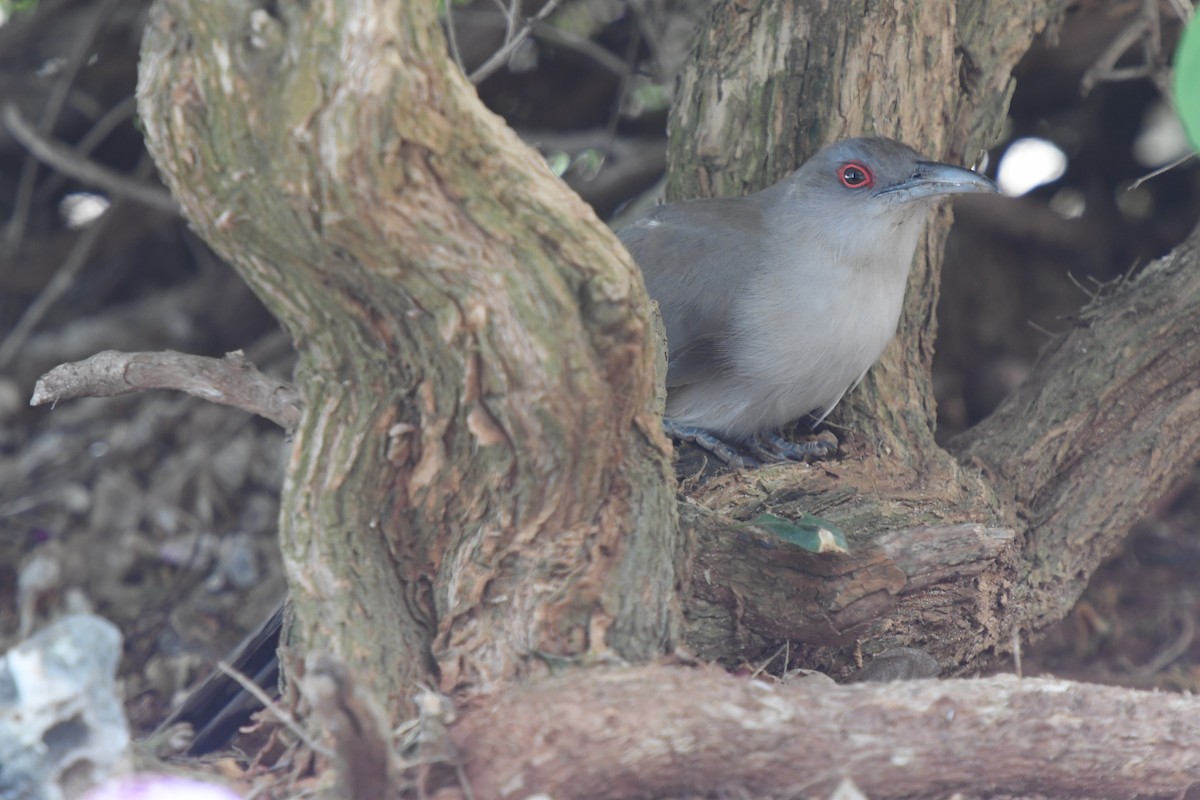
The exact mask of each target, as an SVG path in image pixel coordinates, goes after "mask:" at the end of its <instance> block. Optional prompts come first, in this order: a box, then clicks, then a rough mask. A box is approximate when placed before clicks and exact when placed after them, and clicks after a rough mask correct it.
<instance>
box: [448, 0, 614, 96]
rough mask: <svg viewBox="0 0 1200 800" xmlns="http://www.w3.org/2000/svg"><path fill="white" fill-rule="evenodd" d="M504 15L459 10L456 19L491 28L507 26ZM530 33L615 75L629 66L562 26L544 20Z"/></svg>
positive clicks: (506, 18)
mask: <svg viewBox="0 0 1200 800" xmlns="http://www.w3.org/2000/svg"><path fill="white" fill-rule="evenodd" d="M499 2H500V0H497V3H499ZM504 16H505V22H504V23H501V22H500V20H498V19H496V15H495V14H492V13H491V12H490V11H465V12H464V11H459V13H458V19H461V20H463V21H464V22H466V23H468V24H470V25H476V26H479V27H485V26H486V27H491V28H496V27H500V26H501V25H504V26H505V27H507V24H508V23H507V20H508V14H507V13H505V14H504ZM532 35H533V38H535V39H540V40H543V41H546V42H549V43H550V44H555V45H558V46H560V47H567V48H570V49H571V50H574V51H576V52H578V53H580V54H581V55H584V56H586V57H588V58H590V59H592V60H593V61H595V62H596V64H597V65H599V66H600V67H603V68H604V69H606V70H608V71H609V72H611V73H613V74H614V75H616V76H617V77H621V76H622V75H625V74H626V73H628V72H629V66H628V65H627V64H626V63H625V60H624V59H622V58H619V57H617V56H615V55H613V54H612V53H611V52H610V51H609V50H607V49H605V48H604V47H602V46H600V45H598V44H596V43H595V42H593V41H592V40H591V39H588V38H587V37H585V36H580V35H579V34H577V33H572V32H570V31H568V30H564V29H562V28H556V27H554V26H553V25H547V24H546V23H544V22H542V23H539V24H537V25H535V26H534V28H533V34H532ZM506 41H507V39H506Z"/></svg>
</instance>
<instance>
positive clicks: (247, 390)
mask: <svg viewBox="0 0 1200 800" xmlns="http://www.w3.org/2000/svg"><path fill="white" fill-rule="evenodd" d="M150 389H170V390H174V391H181V392H186V393H187V394H190V395H192V396H193V397H198V398H200V399H201V400H207V401H209V402H210V403H219V404H221V405H225V406H230V407H232V408H240V409H242V410H243V411H246V412H249V413H251V414H257V415H259V416H261V417H265V418H266V419H269V420H271V421H272V422H274V423H275V424H277V425H279V426H280V427H282V428H283V429H284V430H287V431H291V430H295V428H296V426H297V425H298V424H299V422H300V414H301V408H302V402H303V401H302V400H301V399H300V394H299V392H297V391H296V389H295V387H293V386H290V385H289V384H286V383H282V382H280V381H277V380H274V379H273V378H270V377H268V376H267V375H264V374H263V373H261V372H259V371H258V370H257V369H255V368H254V365H253V364H251V363H250V362H249V361H247V360H246V358H245V356H243V355H242V354H241V353H240V352H238V353H229V354H227V355H226V356H225V357H224V358H219V359H218V358H206V357H204V356H193V355H188V354H186V353H175V352H171V351H166V352H161V353H121V352H117V351H116V350H105V351H104V352H102V353H97V354H96V355H94V356H91V357H90V358H86V359H84V360H83V361H77V362H75V363H72V364H61V365H59V366H57V367H55V368H54V369H52V370H50V371H49V372H47V373H46V374H45V375H43V376H42V377H41V378H39V379H38V381H37V384H36V385H35V386H34V390H33V397H32V399H30V401H29V404H30V405H34V406H38V405H46V404H55V403H58V402H61V401H63V400H73V399H75V398H78V397H115V396H117V395H122V394H130V393H132V392H143V391H147V390H150Z"/></svg>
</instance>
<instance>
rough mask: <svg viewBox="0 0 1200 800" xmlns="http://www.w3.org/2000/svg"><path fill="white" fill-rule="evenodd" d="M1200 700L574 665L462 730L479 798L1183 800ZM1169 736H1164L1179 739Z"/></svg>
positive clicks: (491, 707)
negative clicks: (845, 795)
mask: <svg viewBox="0 0 1200 800" xmlns="http://www.w3.org/2000/svg"><path fill="white" fill-rule="evenodd" d="M1198 711H1200V703H1198V701H1197V700H1196V698H1194V697H1181V696H1178V695H1169V694H1160V693H1151V692H1139V691H1133V690H1128V689H1117V688H1112V687H1106V686H1095V685H1087V684H1074V683H1070V682H1068V681H1059V680H1048V679H1025V680H1021V679H1018V678H1014V677H1011V676H999V677H994V678H986V679H979V680H948V681H930V680H922V681H901V682H896V683H884V684H855V685H850V686H826V685H817V686H812V685H810V684H809V683H808V682H800V683H799V684H797V685H780V684H765V683H761V682H758V681H754V680H749V679H744V678H736V677H731V676H729V675H727V674H726V673H725V672H723V671H721V670H717V669H713V668H703V669H681V668H678V667H662V666H649V667H641V668H636V669H623V670H607V671H597V670H592V671H589V672H586V673H585V672H575V673H571V674H568V675H565V676H562V677H559V678H555V679H551V680H540V681H537V682H535V683H531V684H529V685H526V686H523V687H519V688H516V689H513V690H511V691H508V692H505V693H504V694H502V695H499V696H497V697H494V698H491V699H490V700H489V701H487V702H485V703H483V704H482V705H481V706H480V707H479V708H476V709H473V710H470V711H468V712H466V713H465V714H464V715H463V716H462V718H460V720H459V721H458V722H457V723H455V724H454V725H453V726H451V728H450V733H451V736H452V738H453V740H454V742H455V744H456V745H457V746H458V749H459V751H460V752H461V753H463V755H464V757H465V764H464V766H465V768H466V773H467V776H468V778H469V781H470V783H471V785H472V787H473V788H474V790H475V792H476V794H477V795H478V796H480V797H495V798H509V797H512V798H517V797H527V796H530V795H531V794H544V795H546V796H549V797H556V798H581V800H582V799H583V798H587V800H601V799H602V798H650V797H683V796H693V795H704V796H717V795H721V794H722V792H723V791H727V792H728V794H729V796H735V797H740V796H752V797H756V798H763V799H764V800H769V799H770V798H793V797H799V796H805V797H828V796H830V795H831V793H832V792H833V790H834V789H835V788H836V787H837V786H839V785H840V784H841V783H842V782H843V781H846V780H848V781H850V782H852V783H853V784H854V785H855V786H856V787H857V788H858V789H859V790H860V791H862V792H863V793H864V794H865V795H866V796H867V797H872V798H888V797H931V796H942V795H951V794H954V793H956V792H957V793H962V794H964V795H966V796H985V795H987V796H991V795H996V794H1001V795H1006V796H1034V795H1036V796H1051V797H1133V796H1138V797H1179V796H1182V794H1183V793H1184V791H1185V790H1187V789H1188V788H1189V787H1190V786H1192V785H1194V784H1196V783H1198V782H1200V762H1198V761H1197V759H1196V757H1195V754H1196V752H1197V751H1198V750H1200V714H1198V713H1197V712H1198ZM1168 732H1169V733H1168Z"/></svg>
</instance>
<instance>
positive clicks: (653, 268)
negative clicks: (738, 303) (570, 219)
mask: <svg viewBox="0 0 1200 800" xmlns="http://www.w3.org/2000/svg"><path fill="white" fill-rule="evenodd" d="M747 201H751V202H747ZM738 234H740V235H738ZM617 235H618V236H619V237H620V239H621V242H622V243H623V244H624V245H625V247H626V248H627V249H628V250H629V253H630V255H632V256H633V258H634V260H635V261H636V262H637V263H638V266H639V267H641V270H642V275H643V276H644V277H645V280H646V288H647V289H648V290H649V292H650V296H651V297H653V298H654V299H655V300H657V301H658V304H659V307H660V308H661V309H662V316H663V323H664V325H665V326H666V329H667V346H668V350H669V354H668V357H667V364H668V366H667V386H668V387H676V386H685V385H687V384H690V383H697V382H700V381H703V380H706V379H707V378H711V377H712V376H714V375H716V374H718V373H720V372H721V371H722V370H723V369H725V367H726V363H727V362H726V352H725V347H726V345H727V343H728V341H729V327H730V322H731V316H732V313H733V308H734V299H735V298H736V297H737V296H738V294H739V293H740V291H741V289H742V287H743V286H744V284H745V282H746V280H747V279H748V277H749V276H750V274H751V272H752V271H753V270H754V269H755V265H758V264H761V263H763V259H762V255H763V254H762V251H761V243H762V241H763V224H762V215H761V213H760V212H759V208H758V204H757V203H755V202H753V201H752V198H746V197H743V198H739V199H738V201H737V202H731V201H730V200H728V199H711V200H685V201H683V202H680V203H670V204H668V205H665V206H659V207H658V208H656V209H654V210H653V211H651V212H650V213H649V214H647V215H646V216H645V217H642V218H641V219H639V220H638V221H637V222H634V223H632V224H631V225H628V226H627V227H625V228H622V229H621V230H620V231H618V233H617Z"/></svg>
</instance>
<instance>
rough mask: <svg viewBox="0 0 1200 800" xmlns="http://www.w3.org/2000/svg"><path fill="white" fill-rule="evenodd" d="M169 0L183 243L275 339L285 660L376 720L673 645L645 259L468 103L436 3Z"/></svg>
mask: <svg viewBox="0 0 1200 800" xmlns="http://www.w3.org/2000/svg"><path fill="white" fill-rule="evenodd" d="M250 6H251V4H244V3H237V2H221V3H188V2H173V1H172V0H163V1H162V2H160V3H159V4H158V5H157V6H156V7H155V10H154V12H153V16H152V21H151V24H150V26H149V30H148V31H147V35H146V38H145V42H144V45H143V53H142V62H141V73H140V86H139V101H140V102H139V107H140V112H141V117H142V120H143V123H144V124H145V127H146V133H147V138H148V141H149V144H150V147H151V150H152V153H153V154H154V157H155V160H156V161H157V163H158V164H159V167H160V170H161V171H162V174H163V177H164V179H165V180H166V182H167V184H168V185H169V186H170V188H171V190H172V192H173V193H174V195H175V196H176V198H177V199H178V200H179V202H180V204H181V206H182V207H183V208H184V210H185V213H186V214H187V215H188V217H189V219H191V220H192V222H193V224H194V225H195V226H196V228H197V230H198V231H199V232H200V233H201V235H202V236H204V237H205V239H206V240H207V241H209V242H210V243H211V244H212V245H213V246H214V248H215V249H216V250H217V251H218V252H220V253H221V254H222V255H223V256H225V257H226V258H227V259H228V260H229V261H230V262H231V263H232V264H234V265H235V267H236V268H237V269H238V271H239V272H240V273H241V274H242V276H243V277H244V278H245V279H246V280H247V281H248V282H249V283H250V285H251V286H252V287H253V289H254V290H255V292H256V293H257V294H258V295H259V296H260V297H261V298H262V299H263V301H264V302H265V303H266V304H267V306H268V307H269V308H270V309H271V310H272V311H273V312H274V313H275V314H276V315H277V316H278V317H279V319H280V320H281V321H282V322H283V323H284V324H285V325H286V326H287V328H288V330H289V331H290V333H291V335H292V337H293V339H294V340H295V342H296V344H297V347H298V350H299V352H300V367H299V376H298V377H299V380H298V383H299V386H300V388H301V390H302V392H303V395H304V397H303V400H304V406H305V413H304V417H303V420H302V422H301V423H300V426H299V428H298V430H297V432H296V437H295V441H294V448H293V457H292V459H291V463H290V465H289V474H288V477H287V481H286V486H285V492H284V498H283V508H284V511H283V519H282V521H281V529H282V530H281V534H282V541H283V549H284V558H285V562H286V566H287V569H288V574H289V577H290V581H291V589H292V596H293V598H294V601H295V608H296V612H297V618H298V620H299V622H300V636H301V640H302V643H303V644H304V645H305V646H306V647H307V648H308V649H319V650H323V651H325V652H329V653H331V654H332V655H333V656H334V657H335V658H336V659H339V660H341V661H343V662H345V663H346V664H347V665H349V667H350V668H351V669H352V671H353V672H354V674H355V675H356V676H357V678H358V680H359V681H361V682H362V684H363V685H365V686H367V687H369V688H370V689H371V690H372V691H373V692H374V693H375V694H376V696H377V697H381V698H384V699H385V700H386V707H387V708H389V710H390V712H391V713H392V714H396V715H399V714H400V713H402V712H407V707H406V706H405V705H403V704H402V703H401V702H400V701H401V699H402V698H403V697H404V696H405V695H406V694H407V693H408V692H410V691H411V690H412V688H413V686H414V684H415V683H416V682H418V681H424V682H430V681H440V685H441V686H442V687H444V688H446V689H454V688H457V687H464V686H471V687H475V688H489V687H492V686H495V685H498V684H501V683H504V682H506V681H510V680H513V679H515V678H517V677H519V676H521V675H524V674H527V673H529V672H535V673H536V672H537V671H539V670H543V669H545V667H544V662H543V660H541V659H537V658H531V657H530V656H531V654H536V653H539V652H541V653H548V654H553V655H556V656H561V657H574V656H584V655H588V654H593V655H594V654H602V653H605V652H608V651H610V650H611V651H613V652H615V654H617V655H619V656H621V657H623V658H625V659H628V660H633V661H638V660H642V659H646V658H649V657H653V656H655V655H656V654H658V653H661V652H662V651H663V650H664V649H667V648H669V646H670V643H671V641H672V637H673V635H674V629H675V625H676V622H675V618H676V616H677V610H678V601H677V599H676V593H677V578H676V569H677V563H678V562H680V561H681V559H680V557H679V556H680V554H679V548H680V545H679V540H678V535H677V530H678V526H677V523H676V520H675V509H674V495H673V487H672V485H671V484H670V480H669V479H670V476H669V466H668V461H667V452H668V448H667V444H666V442H665V440H664V439H663V438H662V434H661V432H660V430H659V427H658V421H657V418H656V413H655V409H656V406H655V379H654V359H655V355H656V345H655V340H654V336H653V327H652V323H651V316H650V308H649V305H648V301H647V299H646V297H645V293H644V290H643V288H642V287H641V282H640V280H639V278H638V276H637V273H636V271H635V268H634V267H633V265H632V264H631V263H630V261H629V260H628V258H626V257H623V256H622V255H621V254H620V253H621V251H620V248H619V247H618V246H617V245H616V243H615V239H614V238H613V237H612V236H611V234H610V233H609V232H608V231H607V230H606V229H605V228H604V227H603V226H602V225H600V224H599V223H598V222H597V220H596V219H595V217H594V215H592V213H591V212H590V210H589V209H587V207H586V206H585V205H584V204H583V203H582V202H581V201H579V199H578V198H577V197H576V196H574V195H573V194H572V193H571V192H570V191H569V190H567V189H566V188H565V187H564V186H563V185H562V184H561V183H560V182H559V181H558V180H557V179H555V178H553V177H552V176H551V175H550V174H549V172H548V171H547V170H546V169H545V168H544V167H543V165H542V164H541V162H540V159H539V158H538V157H537V156H536V154H534V153H532V152H531V151H529V150H528V149H527V148H526V147H525V146H524V145H522V144H521V143H520V141H519V140H518V139H517V138H516V136H515V135H514V134H513V133H512V132H511V131H510V130H509V129H508V128H507V127H505V125H504V124H503V123H502V122H501V121H500V120H499V119H498V118H497V117H495V116H494V115H492V114H491V113H489V112H487V111H486V110H485V109H484V108H483V107H482V106H481V105H480V103H479V102H478V99H477V98H476V96H475V93H474V90H473V88H472V87H471V86H470V85H469V84H468V83H467V82H466V81H465V79H464V78H463V77H462V75H461V74H459V73H458V72H457V71H456V70H455V69H454V68H453V67H452V66H451V64H450V63H449V62H448V60H447V58H446V54H445V48H444V42H443V38H442V32H441V30H440V28H439V27H438V24H437V19H436V16H435V9H434V4H432V3H402V2H396V1H388V0H378V1H377V2H370V1H368V0H361V1H359V2H352V1H351V0H346V1H345V2H335V1H334V0H327V1H326V2H318V3H308V4H280V5H278V6H269V7H270V8H273V9H275V10H277V12H278V13H279V14H280V16H278V17H276V16H272V15H271V13H268V11H267V10H265V9H257V10H252V9H251V7H250Z"/></svg>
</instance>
